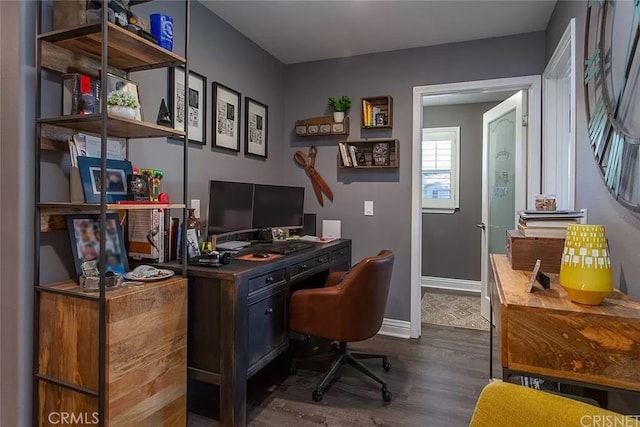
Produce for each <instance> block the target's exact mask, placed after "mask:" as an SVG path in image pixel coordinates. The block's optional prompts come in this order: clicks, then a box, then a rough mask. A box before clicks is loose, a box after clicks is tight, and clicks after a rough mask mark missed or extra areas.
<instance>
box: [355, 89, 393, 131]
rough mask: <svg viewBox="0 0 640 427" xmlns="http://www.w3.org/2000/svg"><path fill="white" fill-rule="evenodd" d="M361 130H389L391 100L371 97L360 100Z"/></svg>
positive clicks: (388, 97) (391, 112) (390, 124)
mask: <svg viewBox="0 0 640 427" xmlns="http://www.w3.org/2000/svg"><path fill="white" fill-rule="evenodd" d="M361 101H362V109H361V113H362V115H361V117H362V121H361V127H362V129H391V128H392V127H393V98H392V97H390V96H388V95H386V96H371V97H368V98H362V99H361Z"/></svg>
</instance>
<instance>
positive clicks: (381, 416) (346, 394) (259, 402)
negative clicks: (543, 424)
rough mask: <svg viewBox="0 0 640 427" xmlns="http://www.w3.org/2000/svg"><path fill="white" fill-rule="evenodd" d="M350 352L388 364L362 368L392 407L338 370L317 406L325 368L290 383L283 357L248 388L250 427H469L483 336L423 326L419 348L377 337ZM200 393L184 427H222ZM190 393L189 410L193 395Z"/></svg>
mask: <svg viewBox="0 0 640 427" xmlns="http://www.w3.org/2000/svg"><path fill="white" fill-rule="evenodd" d="M350 348H351V349H352V350H354V351H365V352H367V351H368V352H373V353H383V354H387V355H388V356H389V361H390V362H391V364H392V365H393V367H392V369H391V371H389V372H384V371H383V370H382V366H381V362H380V361H379V360H371V361H366V362H365V363H366V364H367V365H368V366H370V367H371V368H372V369H373V370H374V371H375V372H376V373H378V374H380V375H381V376H382V377H383V378H384V379H385V380H386V381H387V383H388V385H389V388H390V390H391V391H392V392H393V401H392V402H391V403H389V404H387V403H384V402H383V400H382V396H381V391H380V387H379V385H378V384H377V383H374V382H373V381H372V380H371V379H369V378H367V377H365V376H364V375H362V374H360V373H359V372H357V371H356V370H355V369H353V368H351V367H343V368H341V370H340V371H339V373H340V376H339V377H338V379H337V380H336V381H335V382H334V383H333V384H332V385H331V387H330V388H329V390H327V391H326V392H325V395H324V398H323V400H322V401H321V402H314V401H313V400H312V399H311V393H312V391H313V389H314V387H315V385H316V383H317V381H318V380H319V378H320V375H321V373H322V372H324V369H325V368H326V367H327V366H328V364H327V363H320V362H313V364H312V363H311V362H307V363H304V364H302V363H300V364H299V367H298V372H297V373H296V374H295V375H289V373H288V362H287V360H288V359H287V357H286V356H285V357H281V358H278V359H276V360H275V361H274V362H273V363H271V364H270V365H268V366H267V367H265V369H263V370H262V371H260V372H259V373H258V374H256V375H255V376H254V377H253V378H251V380H250V381H249V383H248V399H247V407H248V413H247V419H248V425H249V426H252V427H262V426H277V427H286V426H301V427H304V426H341V427H342V426H429V427H438V426H447V427H455V426H467V425H468V424H469V420H470V419H471V414H472V413H473V408H474V407H475V403H476V400H477V399H478V396H479V394H480V391H481V390H482V388H483V387H484V386H485V385H486V384H487V383H488V380H489V351H488V349H489V333H488V332H483V331H477V330H471V329H461V328H451V327H445V326H437V325H430V324H423V325H422V337H421V338H420V339H417V340H408V339H401V338H393V337H386V336H376V337H374V338H372V339H370V340H367V341H363V342H361V343H355V344H353V345H351V346H350ZM495 368H496V366H494V372H495ZM198 386H199V387H198V390H197V399H196V400H197V401H198V404H196V405H195V407H194V405H193V404H191V405H190V409H191V410H193V411H196V412H198V413H197V414H196V413H195V412H190V413H189V421H188V426H189V427H204V426H217V425H219V423H218V421H217V420H216V419H214V418H215V417H217V416H218V414H217V410H216V408H215V406H217V401H215V395H216V394H217V393H216V391H217V389H216V388H215V387H213V386H205V387H202V386H203V385H202V384H198ZM192 390H194V388H190V393H191V395H190V401H191V402H192V401H193V400H194V395H195V394H196V393H194V392H193V391H192ZM203 399H204V402H206V403H204V404H203V403H202V402H203ZM210 402H211V403H210ZM203 415H206V416H203ZM210 417H214V418H210Z"/></svg>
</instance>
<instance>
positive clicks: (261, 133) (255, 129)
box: [244, 96, 269, 159]
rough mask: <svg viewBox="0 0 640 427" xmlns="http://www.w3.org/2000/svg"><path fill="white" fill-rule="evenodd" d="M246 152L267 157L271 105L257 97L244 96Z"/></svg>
mask: <svg viewBox="0 0 640 427" xmlns="http://www.w3.org/2000/svg"><path fill="white" fill-rule="evenodd" d="M244 99H245V101H244V112H245V116H244V121H245V123H244V132H245V134H244V153H245V154H247V155H251V156H256V157H264V158H265V159H266V158H267V154H268V151H267V147H268V136H269V107H267V106H266V105H265V104H263V103H261V102H258V101H256V100H255V99H252V98H249V97H248V96H247V97H245V98H244Z"/></svg>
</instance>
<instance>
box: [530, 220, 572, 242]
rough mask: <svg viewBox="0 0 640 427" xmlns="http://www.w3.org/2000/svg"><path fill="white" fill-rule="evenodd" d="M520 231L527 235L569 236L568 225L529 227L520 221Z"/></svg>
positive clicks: (561, 237)
mask: <svg viewBox="0 0 640 427" xmlns="http://www.w3.org/2000/svg"><path fill="white" fill-rule="evenodd" d="M518 231H519V232H520V233H522V235H523V236H525V237H549V238H557V239H566V238H567V229H566V227H564V228H562V227H529V226H527V225H523V224H521V223H518Z"/></svg>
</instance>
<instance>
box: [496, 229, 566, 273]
mask: <svg viewBox="0 0 640 427" xmlns="http://www.w3.org/2000/svg"><path fill="white" fill-rule="evenodd" d="M563 248H564V239H561V238H552V237H525V236H523V235H522V234H520V232H519V231H517V230H507V256H508V257H509V260H510V261H511V268H513V269H514V270H527V271H531V270H533V267H534V266H535V265H536V260H538V259H539V260H540V271H543V272H545V273H559V272H560V262H561V260H562V249H563Z"/></svg>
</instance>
